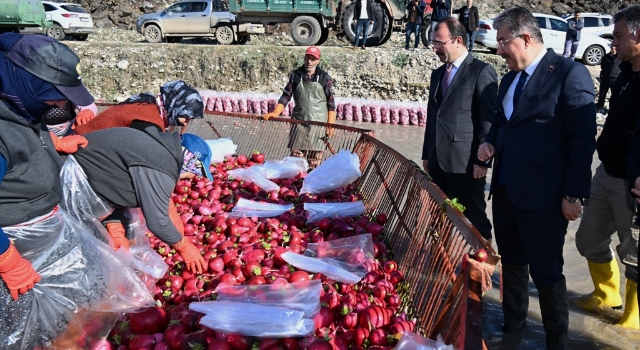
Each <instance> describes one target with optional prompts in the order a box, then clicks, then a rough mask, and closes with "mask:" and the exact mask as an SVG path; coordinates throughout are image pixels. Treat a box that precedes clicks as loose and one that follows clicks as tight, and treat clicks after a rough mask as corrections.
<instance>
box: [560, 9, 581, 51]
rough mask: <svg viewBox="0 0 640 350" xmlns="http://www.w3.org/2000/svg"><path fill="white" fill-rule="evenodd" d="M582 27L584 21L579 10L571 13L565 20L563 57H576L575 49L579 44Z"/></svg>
mask: <svg viewBox="0 0 640 350" xmlns="http://www.w3.org/2000/svg"><path fill="white" fill-rule="evenodd" d="M583 27H584V21H583V20H582V18H580V11H576V12H575V13H574V14H573V18H569V19H568V20H567V36H566V37H565V42H564V53H563V54H562V56H563V57H567V58H570V59H572V60H573V59H575V58H576V51H578V45H580V34H581V32H582V28H583Z"/></svg>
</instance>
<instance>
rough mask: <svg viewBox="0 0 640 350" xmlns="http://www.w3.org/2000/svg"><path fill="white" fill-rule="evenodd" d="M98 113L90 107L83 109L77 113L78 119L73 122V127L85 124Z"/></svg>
mask: <svg viewBox="0 0 640 350" xmlns="http://www.w3.org/2000/svg"><path fill="white" fill-rule="evenodd" d="M95 117H96V114H95V113H93V111H92V110H90V109H88V108H87V109H83V110H81V111H80V112H78V114H77V115H76V121H75V123H73V126H72V127H71V129H75V128H76V126H78V125H84V124H87V123H88V122H90V121H91V119H93V118H95Z"/></svg>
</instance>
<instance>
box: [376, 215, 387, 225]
mask: <svg viewBox="0 0 640 350" xmlns="http://www.w3.org/2000/svg"><path fill="white" fill-rule="evenodd" d="M376 222H377V223H379V224H380V225H384V224H386V223H387V214H385V213H379V214H378V215H376Z"/></svg>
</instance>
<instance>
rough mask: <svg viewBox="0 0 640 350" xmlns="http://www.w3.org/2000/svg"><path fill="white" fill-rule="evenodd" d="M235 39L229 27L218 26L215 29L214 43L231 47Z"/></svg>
mask: <svg viewBox="0 0 640 350" xmlns="http://www.w3.org/2000/svg"><path fill="white" fill-rule="evenodd" d="M235 39H236V38H235V35H234V33H233V28H231V26H220V27H218V28H216V41H217V42H218V44H219V45H231V44H233V41H234V40H235Z"/></svg>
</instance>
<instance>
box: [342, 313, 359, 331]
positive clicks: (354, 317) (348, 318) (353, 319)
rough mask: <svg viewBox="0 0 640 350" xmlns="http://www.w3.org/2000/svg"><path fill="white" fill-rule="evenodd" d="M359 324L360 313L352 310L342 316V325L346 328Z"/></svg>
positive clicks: (352, 327)
mask: <svg viewBox="0 0 640 350" xmlns="http://www.w3.org/2000/svg"><path fill="white" fill-rule="evenodd" d="M357 325H358V314H357V313H355V312H350V313H348V314H346V315H344V317H342V326H343V327H344V328H346V329H354V328H356V326H357Z"/></svg>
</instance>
